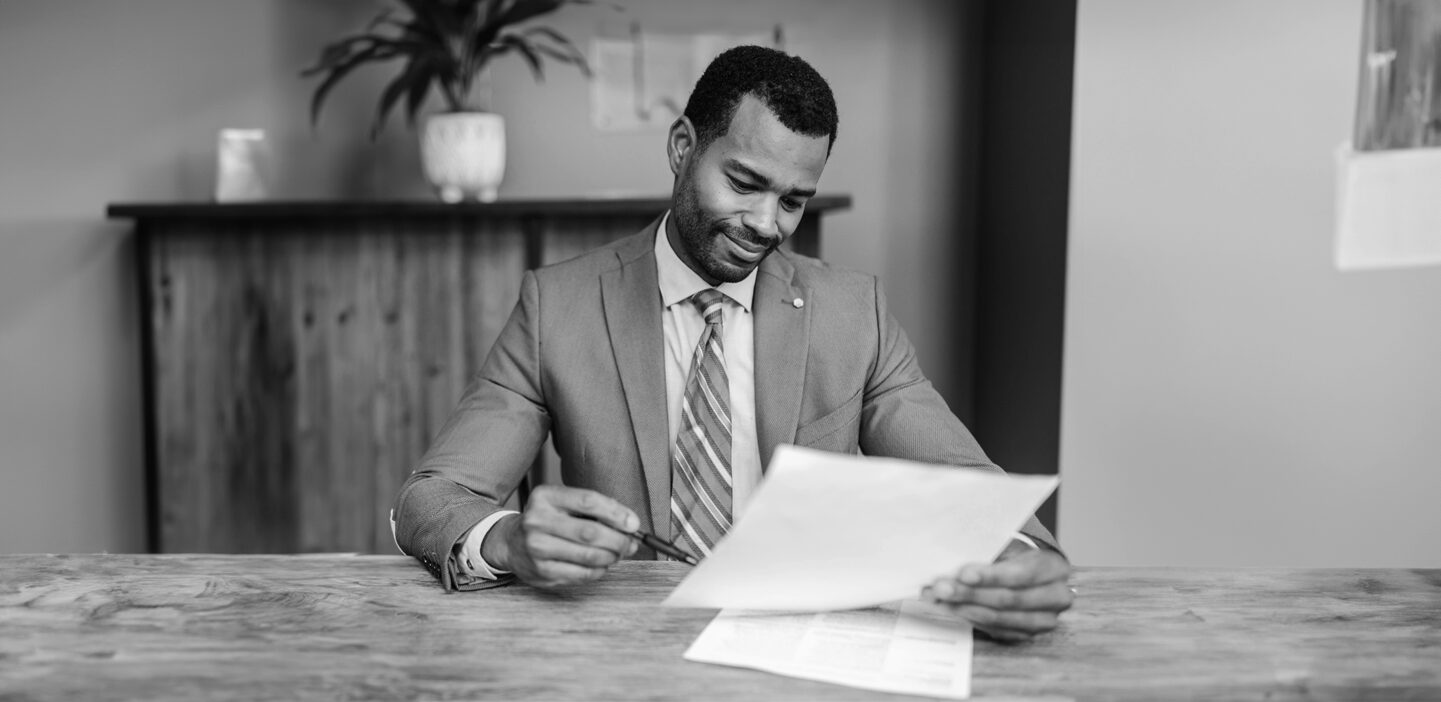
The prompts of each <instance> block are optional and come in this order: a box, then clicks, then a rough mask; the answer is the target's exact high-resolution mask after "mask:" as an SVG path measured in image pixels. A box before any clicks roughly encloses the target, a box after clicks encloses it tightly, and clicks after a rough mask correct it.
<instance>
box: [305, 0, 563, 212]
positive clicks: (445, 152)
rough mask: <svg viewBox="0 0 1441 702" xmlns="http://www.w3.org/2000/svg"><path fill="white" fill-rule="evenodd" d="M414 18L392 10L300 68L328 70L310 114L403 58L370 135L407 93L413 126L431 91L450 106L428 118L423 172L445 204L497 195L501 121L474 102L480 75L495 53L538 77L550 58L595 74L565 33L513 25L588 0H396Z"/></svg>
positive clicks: (316, 72)
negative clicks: (372, 71)
mask: <svg viewBox="0 0 1441 702" xmlns="http://www.w3.org/2000/svg"><path fill="white" fill-rule="evenodd" d="M397 1H398V2H399V3H400V4H401V5H403V6H404V9H405V10H406V11H407V13H408V15H409V16H397V15H396V13H395V11H394V10H393V9H386V10H384V11H382V12H381V13H380V14H379V15H377V16H376V17H375V19H373V20H372V21H371V22H370V25H369V26H368V27H366V30H365V31H364V32H362V33H360V34H355V35H352V36H348V37H345V38H343V39H340V40H339V41H336V42H334V43H332V44H329V45H327V46H326V47H324V48H323V49H322V50H321V52H320V59H319V61H318V62H317V63H316V64H315V65H314V66H312V67H311V68H308V69H306V70H305V71H303V72H302V73H301V75H302V76H306V77H310V76H318V75H323V76H324V79H322V80H321V81H320V84H319V85H317V86H316V87H315V93H314V94H313V96H312V97H311V101H310V121H311V124H312V125H314V124H315V123H316V122H317V121H318V120H319V117H320V109H321V107H322V105H324V103H325V96H326V95H328V94H330V90H331V88H334V87H335V85H336V83H338V82H339V81H340V80H341V79H343V78H344V77H345V76H347V75H349V74H350V72H351V71H353V70H355V69H356V68H357V67H359V66H362V65H364V64H369V63H383V62H387V61H395V60H402V61H404V62H405V65H404V67H403V68H402V70H401V71H400V74H399V75H397V76H396V77H395V78H394V79H393V80H391V81H390V83H389V84H388V85H386V86H385V89H384V90H383V91H382V92H381V94H380V102H379V104H378V106H377V108H376V111H375V118H374V121H373V123H372V125H371V130H370V136H371V138H372V139H374V138H375V136H376V135H377V134H379V132H380V130H381V129H382V128H384V126H385V122H386V119H387V117H389V115H390V112H391V111H392V110H393V109H394V108H395V106H396V105H398V104H400V103H401V102H402V101H404V109H405V113H406V118H407V121H408V123H409V124H411V125H412V126H413V125H414V124H415V115H416V112H417V111H419V110H420V107H421V105H422V104H424V102H425V99H426V97H427V96H428V95H429V94H430V92H431V90H432V89H433V90H435V91H436V92H438V93H440V95H441V97H442V98H443V99H444V101H445V104H446V107H447V108H448V111H446V112H442V113H438V114H433V115H430V116H428V117H427V118H426V119H425V123H424V125H423V128H422V132H421V137H420V144H421V151H420V154H421V163H422V165H423V167H424V169H425V174H426V177H427V178H428V179H429V180H430V182H431V183H432V184H434V185H435V186H436V188H437V189H438V190H439V192H440V197H441V199H442V200H444V201H446V202H459V201H460V200H462V199H464V197H465V196H467V195H469V196H473V197H476V198H477V199H479V200H481V201H483V202H491V201H493V200H495V198H496V195H497V189H498V188H499V187H500V181H501V178H502V176H503V175H504V171H505V122H504V120H503V119H501V117H500V115H497V114H493V113H490V112H486V111H485V110H484V109H482V108H483V106H482V105H479V104H478V103H477V102H476V100H475V97H474V95H475V92H474V88H475V83H476V78H477V76H479V75H480V72H481V71H482V70H483V69H485V67H486V66H487V65H488V64H489V63H490V62H491V60H493V59H495V58H497V57H500V56H503V55H505V54H511V53H514V54H519V55H520V57H521V58H523V59H524V60H525V62H526V63H527V64H528V65H529V66H530V70H531V72H532V73H533V74H534V75H535V78H536V80H542V79H543V78H544V74H543V69H542V66H543V63H544V61H545V59H547V58H549V59H553V60H556V61H559V62H561V63H566V64H571V65H574V66H576V67H577V68H579V69H580V71H581V73H583V74H585V75H586V76H587V77H589V76H590V67H589V65H588V64H587V63H586V60H585V55H584V54H582V53H581V52H580V50H579V49H577V48H576V47H575V45H574V44H572V43H571V42H570V40H569V39H567V38H566V37H565V36H564V35H563V34H561V33H560V32H558V31H556V30H554V29H552V28H550V27H544V26H530V27H525V28H521V27H517V26H516V25H519V24H521V23H523V22H527V21H528V20H532V19H535V18H536V17H539V16H541V15H545V14H548V13H551V12H554V11H555V10H558V9H560V8H561V6H563V5H567V4H589V3H590V1H591V0H397Z"/></svg>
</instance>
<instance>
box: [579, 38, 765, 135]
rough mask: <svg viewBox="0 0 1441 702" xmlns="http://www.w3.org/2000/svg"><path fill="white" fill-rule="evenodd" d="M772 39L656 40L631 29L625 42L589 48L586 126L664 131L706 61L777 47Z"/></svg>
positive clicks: (594, 44)
mask: <svg viewBox="0 0 1441 702" xmlns="http://www.w3.org/2000/svg"><path fill="white" fill-rule="evenodd" d="M779 36H780V32H779V29H777V30H776V31H775V33H774V34H765V33H752V34H727V33H720V32H706V33H698V34H657V33H645V32H641V31H640V30H639V28H638V27H633V28H632V30H631V36H630V38H629V39H599V38H598V39H595V40H594V41H593V42H592V44H591V67H592V68H593V69H594V71H595V78H594V79H593V80H592V81H591V82H590V85H591V93H590V95H591V99H590V115H591V124H592V126H594V127H595V128H596V129H597V130H599V131H603V132H634V131H641V130H645V129H662V130H663V129H666V128H668V127H670V125H671V123H672V122H674V121H675V118H676V117H679V116H680V114H681V112H682V111H683V110H684V109H685V103H686V101H687V100H688V99H690V90H691V88H692V87H693V86H694V85H695V82H696V80H697V79H699V78H700V74H701V73H702V72H703V71H705V67H706V66H707V65H709V64H710V62H711V60H712V59H714V58H715V57H716V56H719V55H720V54H721V52H723V51H725V50H726V49H729V48H732V47H736V46H742V45H746V44H757V45H761V46H771V47H775V48H779V47H778V46H776V44H777V43H778V42H777V41H776V38H777V37H779Z"/></svg>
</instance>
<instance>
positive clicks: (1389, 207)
mask: <svg viewBox="0 0 1441 702" xmlns="http://www.w3.org/2000/svg"><path fill="white" fill-rule="evenodd" d="M1336 181H1337V182H1336V197H1337V204H1336V267H1337V268H1339V269H1341V270H1357V269H1374V268H1398V267H1410V266H1424V265H1437V264H1441V149H1434V148H1433V149H1398V150H1395V151H1371V152H1358V151H1351V150H1350V148H1349V147H1347V146H1343V147H1342V148H1341V149H1340V150H1339V151H1338V152H1337V165H1336Z"/></svg>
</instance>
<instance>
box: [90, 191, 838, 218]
mask: <svg viewBox="0 0 1441 702" xmlns="http://www.w3.org/2000/svg"><path fill="white" fill-rule="evenodd" d="M669 206H670V198H667V197H627V198H551V199H526V200H499V201H496V202H489V203H481V202H464V203H458V204H453V205H452V204H447V203H444V202H439V201H434V200H292V201H282V200H267V201H259V202H227V203H216V202H121V203H111V204H110V205H109V206H108V207H106V208H105V215H106V217H108V218H110V219H136V220H141V219H152V220H153V219H263V218H276V217H284V218H332V219H334V218H347V217H395V216H405V217H454V216H462V217H486V216H502V217H527V216H571V217H575V216H587V215H616V214H637V215H649V214H655V215H659V214H660V213H661V212H662V211H664V210H665V208H667V207H669ZM850 206H851V196H850V195H817V196H816V197H813V198H811V200H810V202H809V203H807V205H806V213H807V214H819V213H822V212H827V211H831V210H844V209H848V208H850Z"/></svg>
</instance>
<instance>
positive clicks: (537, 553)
mask: <svg viewBox="0 0 1441 702" xmlns="http://www.w3.org/2000/svg"><path fill="white" fill-rule="evenodd" d="M526 548H527V550H529V552H530V554H531V557H532V558H534V559H535V560H537V561H541V560H546V561H560V562H563V563H574V564H575V565H580V566H585V567H587V568H608V567H610V566H611V565H614V564H615V562H616V561H618V560H620V558H621V555H620V554H619V553H616V552H615V551H611V550H608V549H604V548H597V547H595V546H587V545H585V544H578V543H575V542H574V541H567V540H565V539H562V538H560V537H558V536H554V535H552V534H547V533H544V532H536V533H532V534H527V535H526Z"/></svg>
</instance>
